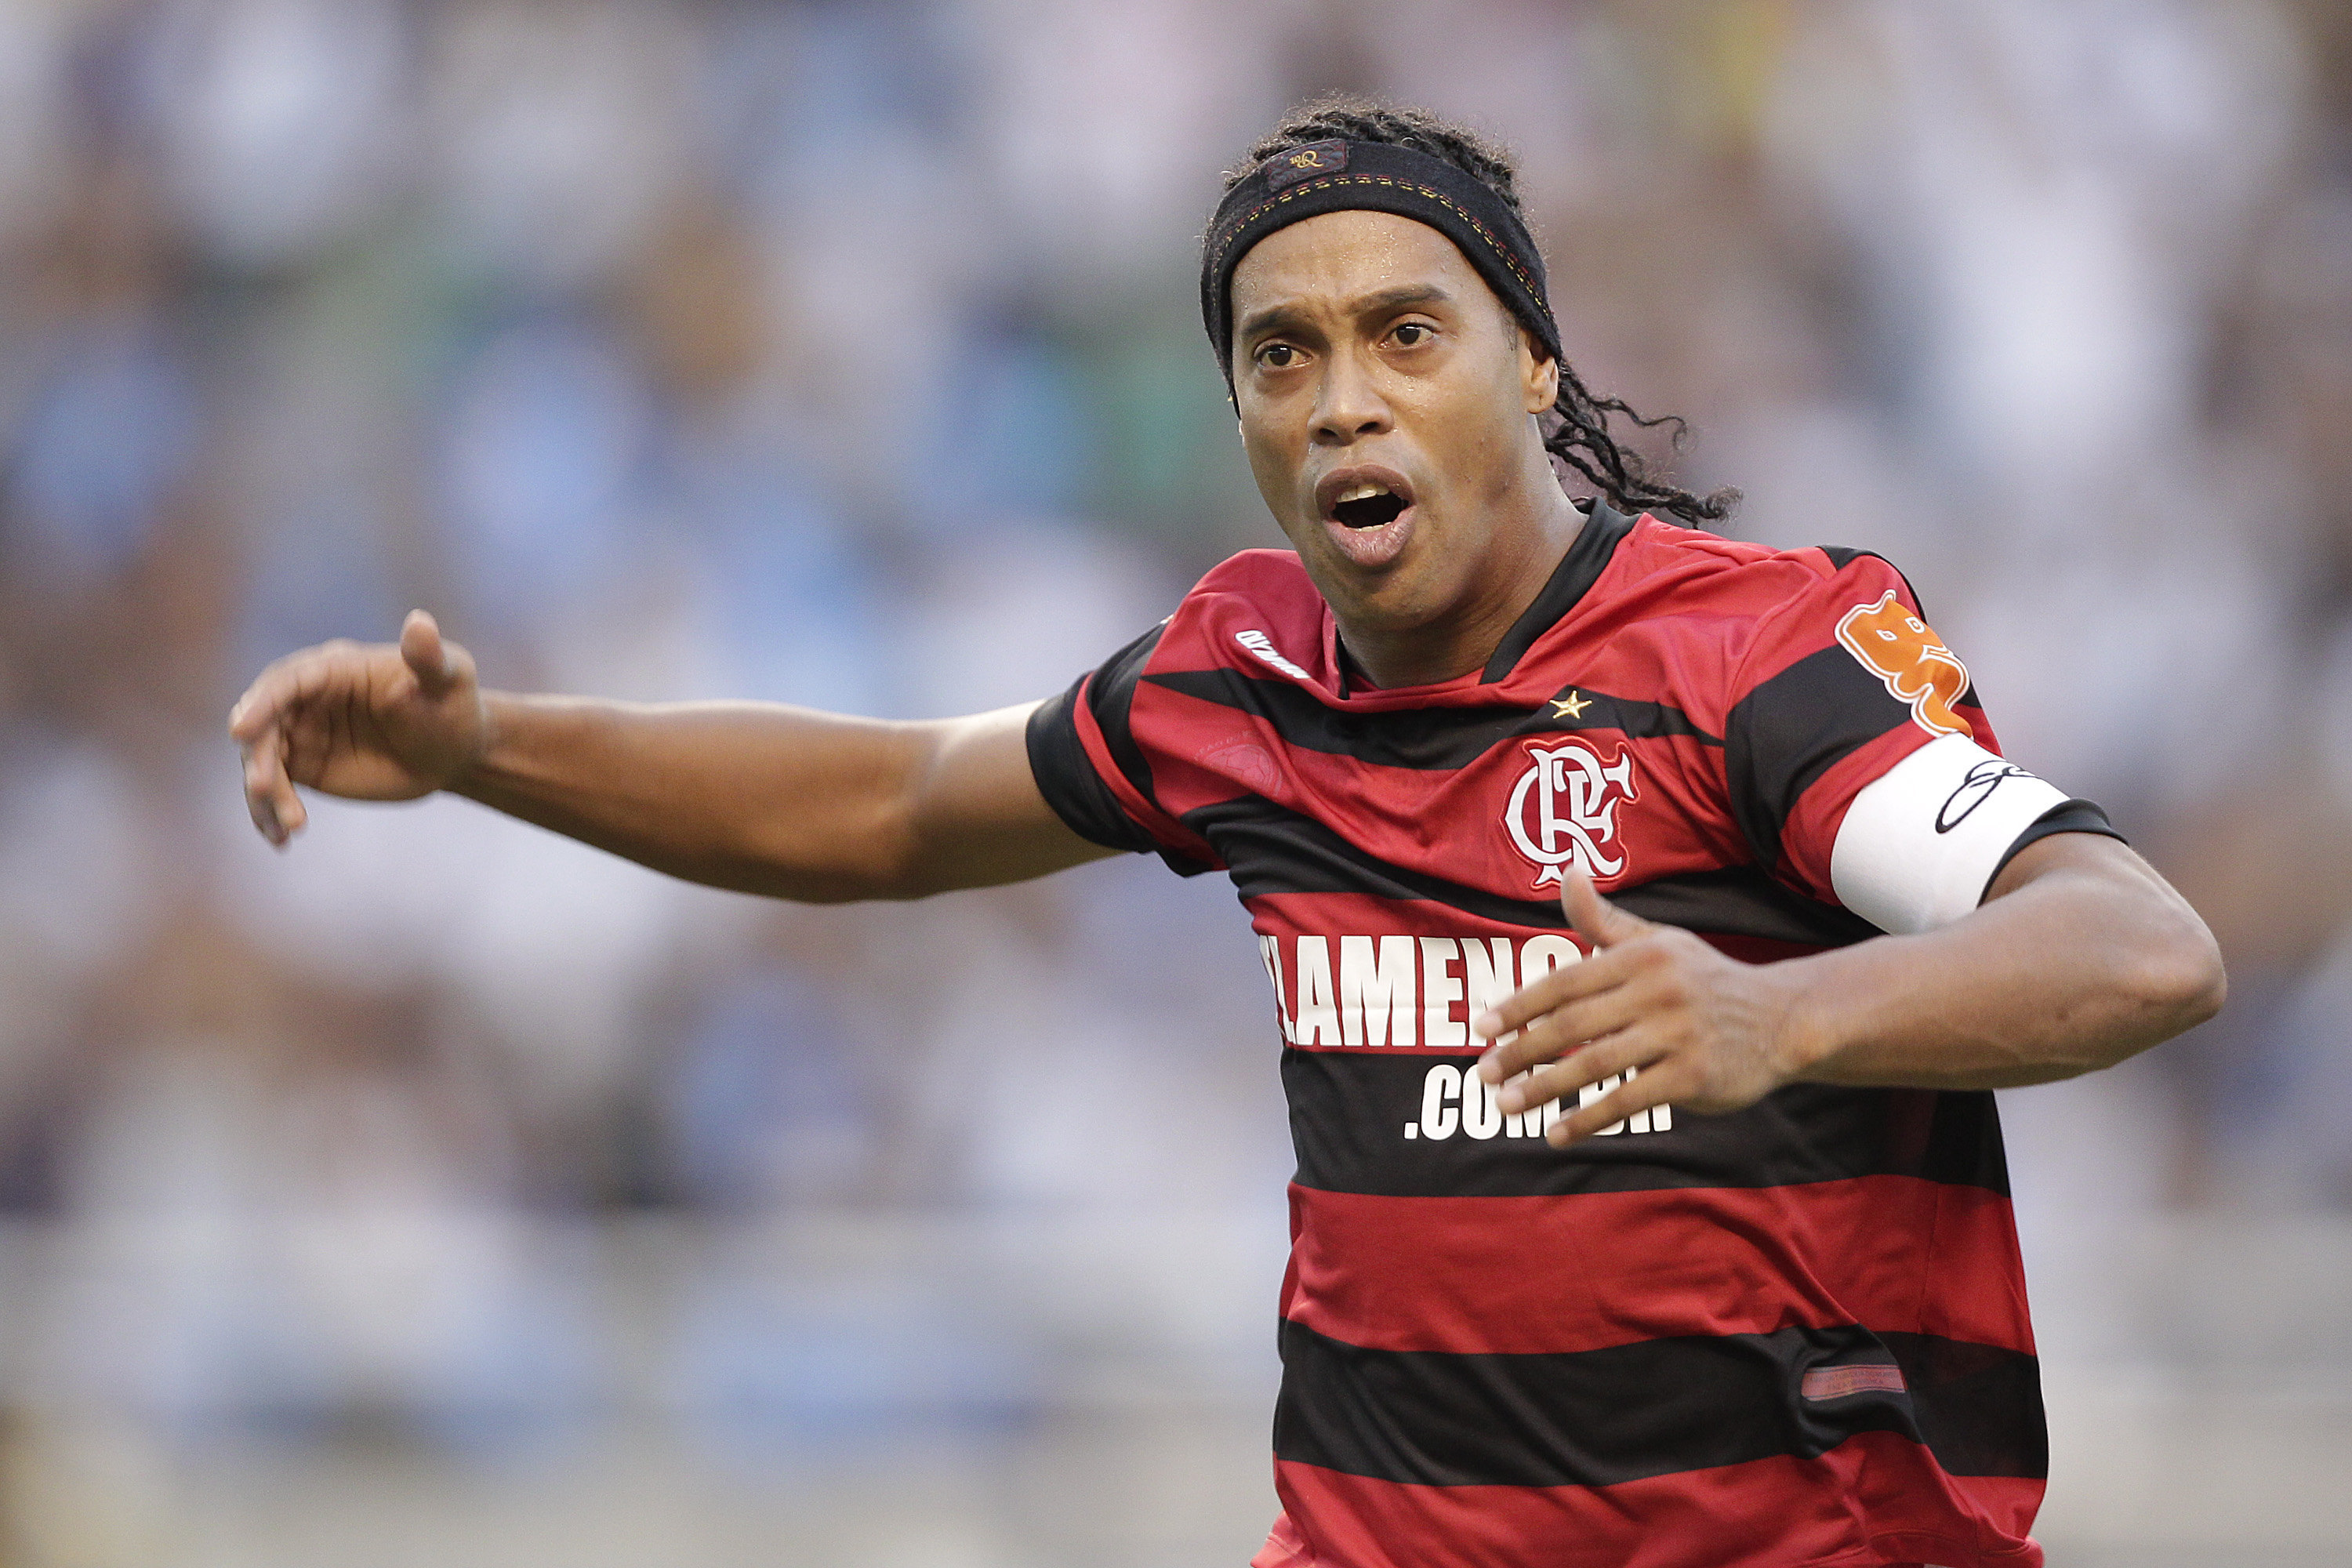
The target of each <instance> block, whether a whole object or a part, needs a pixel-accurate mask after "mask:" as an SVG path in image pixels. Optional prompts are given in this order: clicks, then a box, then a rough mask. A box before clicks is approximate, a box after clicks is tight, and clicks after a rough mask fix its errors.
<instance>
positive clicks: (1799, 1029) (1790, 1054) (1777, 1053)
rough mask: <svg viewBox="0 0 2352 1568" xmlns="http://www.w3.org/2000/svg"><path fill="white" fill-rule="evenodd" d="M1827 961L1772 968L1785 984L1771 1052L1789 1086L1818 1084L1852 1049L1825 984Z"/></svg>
mask: <svg viewBox="0 0 2352 1568" xmlns="http://www.w3.org/2000/svg"><path fill="white" fill-rule="evenodd" d="M1827 956H1829V955H1827V954H1819V953H1817V954H1814V955H1812V956H1810V957H1806V958H1789V959H1783V960H1781V961H1780V963H1775V964H1772V965H1771V966H1770V969H1771V971H1772V973H1773V976H1774V978H1775V979H1776V980H1778V981H1779V982H1780V986H1781V1002H1780V1009H1779V1015H1778V1018H1777V1026H1776V1027H1775V1028H1774V1030H1773V1036H1772V1039H1771V1041H1770V1043H1769V1046H1768V1047H1767V1050H1768V1054H1769V1057H1770V1058H1771V1060H1772V1064H1773V1067H1774V1068H1775V1070H1777V1071H1778V1073H1779V1074H1780V1081H1781V1082H1783V1083H1803V1082H1806V1081H1808V1080H1811V1079H1815V1078H1816V1077H1817V1076H1818V1075H1819V1074H1820V1073H1821V1072H1822V1069H1823V1068H1824V1067H1825V1066H1826V1064H1828V1063H1829V1062H1830V1061H1832V1059H1834V1058H1835V1057H1836V1056H1837V1054H1838V1052H1839V1051H1840V1050H1842V1049H1843V1047H1844V1046H1845V1044H1846V1042H1845V1040H1844V1038H1843V1036H1842V1035H1841V1033H1840V1029H1839V1022H1838V1018H1837V1016H1836V1012H1835V1009H1833V1008H1832V1005H1830V1004H1831V997H1832V991H1831V987H1830V986H1828V985H1827V984H1824V982H1825V981H1826V980H1828V979H1829V978H1830V977H1829V976H1828V975H1826V974H1824V973H1822V971H1823V968H1824V967H1825V966H1824V965H1823V964H1822V963H1821V960H1822V958H1824V957H1827Z"/></svg>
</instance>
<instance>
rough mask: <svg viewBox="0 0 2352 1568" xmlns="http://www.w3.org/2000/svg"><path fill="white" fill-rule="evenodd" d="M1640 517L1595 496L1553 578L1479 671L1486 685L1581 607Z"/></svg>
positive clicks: (1481, 682) (1480, 682)
mask: <svg viewBox="0 0 2352 1568" xmlns="http://www.w3.org/2000/svg"><path fill="white" fill-rule="evenodd" d="M1635 521H1637V520H1636V519H1633V518H1630V517H1628V516H1626V515H1625V514H1624V513H1623V512H1622V511H1618V510H1615V509H1614V508H1612V507H1611V506H1610V504H1609V503H1608V502H1607V501H1605V500H1601V499H1600V498H1599V497H1597V496H1596V497H1594V498H1593V500H1592V511H1591V515H1590V516H1588V517H1587V518H1586V519H1585V520H1584V526H1583V527H1582V528H1580V529H1578V530H1577V531H1576V538H1575V539H1574V540H1573V541H1571V542H1570V544H1569V547H1568V553H1567V554H1565V555H1563V556H1561V557H1560V558H1559V565H1558V566H1556V567H1554V568H1552V574H1551V579H1550V581H1549V582H1547V583H1546V584H1544V586H1543V592H1542V593H1540V594H1538V595H1536V602H1535V603H1534V604H1532V605H1528V607H1527V609H1526V610H1525V611H1524V612H1523V613H1522V614H1521V615H1520V616H1519V618H1518V619H1517V620H1516V621H1514V622H1512V623H1511V629H1510V630H1509V631H1507V632H1506V633H1504V634H1503V641H1502V644H1501V646H1500V647H1496V649H1495V657H1494V658H1490V659H1488V660H1487V661H1486V669H1485V670H1484V671H1482V672H1481V673H1480V675H1479V677H1478V683H1479V684H1480V685H1481V686H1491V685H1493V684H1494V683H1495V682H1496V681H1498V680H1500V679H1503V678H1504V677H1505V676H1507V675H1509V674H1510V673H1511V671H1512V669H1513V668H1515V667H1516V666H1517V664H1518V662H1519V660H1520V659H1521V658H1525V657H1526V656H1527V651H1528V649H1529V648H1531V647H1534V646H1535V642H1536V639H1537V638H1538V637H1541V636H1543V635H1544V633H1546V632H1548V631H1549V630H1551V628H1552V627H1553V626H1557V625H1558V624H1559V619H1560V617H1561V616H1565V615H1567V614H1568V613H1569V611H1570V610H1572V609H1574V608H1576V605H1577V601H1578V600H1580V599H1581V598H1583V597H1584V595H1586V594H1587V593H1588V592H1590V591H1591V587H1592V584H1595V583H1597V582H1599V581H1600V580H1601V573H1603V572H1605V571H1607V570H1608V569H1609V562H1610V560H1611V558H1612V557H1613V556H1614V555H1615V554H1616V553H1617V546H1618V543H1619V542H1621V541H1622V540H1623V539H1624V537H1625V536H1626V535H1627V534H1629V533H1631V532H1633V524H1634V522H1635Z"/></svg>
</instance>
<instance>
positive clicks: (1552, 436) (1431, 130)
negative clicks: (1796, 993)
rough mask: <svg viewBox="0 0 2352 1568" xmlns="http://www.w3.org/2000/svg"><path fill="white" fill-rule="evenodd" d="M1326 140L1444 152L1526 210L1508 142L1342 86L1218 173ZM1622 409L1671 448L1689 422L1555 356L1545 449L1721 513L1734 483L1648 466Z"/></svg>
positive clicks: (1604, 485) (1586, 471)
mask: <svg viewBox="0 0 2352 1568" xmlns="http://www.w3.org/2000/svg"><path fill="white" fill-rule="evenodd" d="M1333 140H1340V141H1348V142H1381V143H1385V144H1386V145H1389V146H1391V147H1407V148H1411V149H1412V151H1413V152H1416V153H1427V154H1428V155H1429V156H1431V157H1433V158H1440V159H1443V160H1444V161H1445V162H1446V163H1451V164H1453V165H1454V167H1455V168H1457V169H1459V170H1461V171H1462V172H1463V173H1464V174H1468V175H1469V176H1470V177H1471V178H1472V179H1474V180H1476V181H1478V182H1479V183H1480V184H1483V185H1485V186H1486V188H1487V189H1488V190H1491V191H1493V192H1494V193H1495V195H1496V196H1498V197H1500V198H1501V199H1502V201H1503V203H1504V205H1507V206H1508V207H1509V208H1510V209H1511V211H1512V212H1514V213H1516V214H1518V215H1519V216H1521V217H1522V218H1524V217H1525V216H1526V214H1525V213H1524V211H1523V210H1522V209H1521V207H1520V205H1519V193H1518V169H1517V163H1515V162H1514V160H1513V158H1512V156H1511V153H1510V151H1509V150H1508V149H1507V148H1504V147H1501V146H1498V145H1496V143H1495V142H1490V141H1488V140H1487V139H1486V138H1485V137H1483V136H1481V135H1479V134H1478V133H1477V132H1475V131H1472V130H1470V129H1469V128H1467V127H1466V126H1461V125H1456V124H1454V123H1453V122H1451V121H1445V120H1441V119H1439V118H1438V117H1437V116H1436V115H1434V114H1432V113H1430V112H1429V111H1428V110H1423V109H1412V108H1403V107H1392V106H1391V105H1388V104H1382V103H1377V102H1374V101H1373V100H1370V99H1364V98H1357V97H1354V96H1352V95H1350V94H1347V93H1332V94H1329V95H1328V96H1326V97H1322V98H1318V99H1315V100H1311V101H1309V102H1307V103H1304V104H1301V105H1299V106H1298V107H1297V109H1294V110H1291V111H1290V112H1289V113H1288V114H1286V115H1285V116H1283V118H1282V121H1281V122H1280V123H1279V124H1277V125H1276V127H1275V128H1274V129H1273V130H1272V131H1271V132H1267V133H1266V134H1265V136H1263V137H1261V138H1260V139H1259V140H1258V142H1257V143H1256V145H1255V146H1253V147H1252V148H1250V150H1249V151H1248V153H1245V154H1244V161H1243V163H1242V166H1241V168H1240V169H1239V170H1236V171H1229V172H1228V173H1227V174H1226V175H1225V188H1226V189H1227V190H1231V189H1232V188H1233V187H1234V185H1236V184H1239V183H1240V182H1241V181H1242V180H1244V178H1246V177H1247V176H1248V174H1249V172H1250V171H1251V170H1253V169H1255V168H1256V167H1257V166H1258V165H1259V164H1261V163H1265V161H1266V160H1267V159H1268V158H1271V157H1273V156H1275V155H1276V153H1287V152H1290V151H1292V150H1293V149H1295V148H1299V147H1304V146H1306V145H1307V143H1309V142H1328V141H1333ZM1621 415H1622V416H1623V417H1624V418H1625V420H1626V421H1627V422H1628V423H1629V424H1632V425H1634V426H1639V427H1640V428H1642V429H1644V430H1650V429H1656V428H1659V427H1660V426H1664V428H1666V429H1667V430H1668V431H1669V432H1670V434H1671V439H1672V445H1673V446H1674V447H1675V448H1677V449H1679V448H1680V447H1681V446H1682V444H1683V439H1684V437H1685V434H1686V433H1687V431H1688V429H1689V426H1687V425H1686V424H1685V422H1684V421H1683V420H1682V419H1681V418H1679V417H1678V416H1674V415H1664V416H1660V417H1658V418H1654V419H1651V418H1644V417H1643V416H1642V415H1640V414H1638V413H1636V412H1634V410H1633V406H1632V405H1630V404H1628V403H1627V402H1626V401H1625V400H1624V399H1623V398H1622V397H1601V396H1599V395H1595V394H1594V393H1593V392H1592V391H1591V388H1589V387H1587V386H1586V385H1585V384H1584V380H1583V378H1582V377H1581V376H1580V375H1578V374H1576V371H1575V368H1574V367H1573V366H1571V365H1570V364H1569V363H1568V362H1567V360H1565V359H1562V360H1561V361H1560V363H1559V401H1558V402H1556V403H1554V404H1553V405H1552V406H1551V411H1550V413H1549V416H1546V418H1545V421H1544V450H1546V451H1547V452H1549V453H1550V454H1551V455H1552V456H1553V457H1555V458H1559V460H1560V461H1561V462H1562V463H1564V464H1566V465H1567V466H1568V467H1569V468H1573V469H1574V470H1576V472H1578V473H1580V474H1581V475H1583V476H1584V477H1585V478H1586V479H1589V480H1591V482H1592V484H1593V486H1594V487H1595V488H1596V489H1599V490H1600V491H1601V494H1603V495H1604V496H1606V497H1608V499H1609V500H1610V502H1611V504H1612V505H1614V506H1616V507H1618V508H1620V509H1621V510H1626V511H1661V512H1671V513H1673V514H1674V515H1675V516H1676V517H1679V518H1681V519H1682V520H1684V521H1686V522H1716V521H1721V520H1722V519H1723V518H1725V517H1727V516H1728V515H1729V514H1730V511H1731V509H1732V508H1733V507H1734V506H1735V505H1737V504H1738V500H1739V492H1738V490H1736V489H1728V488H1727V489H1717V490H1712V491H1709V492H1708V493H1707V494H1706V495H1703V496H1701V495H1695V494H1693V493H1692V492H1691V491H1689V490H1686V489H1680V488H1678V487H1676V486H1675V485H1673V484H1671V483H1669V482H1668V481H1667V480H1666V479H1665V478H1664V476H1662V475H1659V474H1656V473H1654V472H1653V471H1652V470H1651V468H1650V465H1649V463H1648V461H1647V460H1646V459H1644V458H1643V456H1642V454H1641V453H1639V452H1634V451H1628V450H1627V449H1626V448H1624V447H1621V446H1619V445H1618V444H1617V439H1616V437H1614V436H1612V435H1611V434H1610V431H1609V422H1610V419H1611V416H1621Z"/></svg>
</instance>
